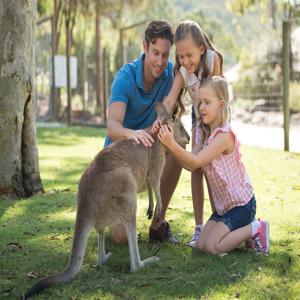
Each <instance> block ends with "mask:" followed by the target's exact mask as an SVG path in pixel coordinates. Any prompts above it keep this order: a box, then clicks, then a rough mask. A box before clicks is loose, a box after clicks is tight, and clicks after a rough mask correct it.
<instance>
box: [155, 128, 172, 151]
mask: <svg viewBox="0 0 300 300" xmlns="http://www.w3.org/2000/svg"><path fill="white" fill-rule="evenodd" d="M158 138H159V140H160V142H161V143H162V144H164V145H165V146H167V147H168V146H169V145H171V144H172V142H173V141H174V134H173V127H168V126H167V125H162V126H161V128H160V130H159V132H158Z"/></svg>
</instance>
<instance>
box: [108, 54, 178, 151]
mask: <svg viewBox="0 0 300 300" xmlns="http://www.w3.org/2000/svg"><path fill="white" fill-rule="evenodd" d="M144 57H145V54H142V55H141V57H140V58H139V59H136V60H134V61H133V62H131V63H128V64H125V65H124V66H123V67H122V68H121V70H120V71H119V72H118V73H117V75H116V77H115V78H114V81H113V83H112V87H111V95H110V103H109V104H112V103H114V102H124V103H126V111H125V116H124V122H123V126H124V127H125V128H129V129H133V130H139V129H144V128H147V127H149V126H150V125H152V124H153V122H154V121H155V120H156V118H157V115H156V112H155V103H156V102H157V101H160V102H161V101H162V100H163V98H164V97H165V96H167V95H168V93H169V91H170V89H171V87H172V83H173V74H172V70H173V64H172V63H171V62H170V61H169V62H168V65H167V67H166V69H165V70H164V72H163V73H162V75H161V76H160V77H159V78H157V79H156V80H155V81H154V84H153V87H152V90H151V91H150V92H146V91H145V90H144V82H143V65H144ZM110 143H111V140H110V139H109V138H108V136H106V138H105V144H104V145H105V146H106V145H108V144H110Z"/></svg>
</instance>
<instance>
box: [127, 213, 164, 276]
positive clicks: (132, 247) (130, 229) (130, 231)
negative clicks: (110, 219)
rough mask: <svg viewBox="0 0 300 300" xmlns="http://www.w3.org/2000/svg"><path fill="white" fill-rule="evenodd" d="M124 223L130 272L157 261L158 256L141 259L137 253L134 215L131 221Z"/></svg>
mask: <svg viewBox="0 0 300 300" xmlns="http://www.w3.org/2000/svg"><path fill="white" fill-rule="evenodd" d="M124 225H125V228H126V232H127V237H128V246H129V254H130V264H131V268H130V270H131V272H135V271H136V270H138V269H139V268H142V267H144V266H145V265H147V264H150V263H153V262H157V261H159V258H158V257H156V256H152V257H149V258H147V259H145V260H142V261H141V259H140V254H139V247H138V242H137V232H136V219H135V216H134V218H133V219H132V221H131V222H128V223H127V224H124Z"/></svg>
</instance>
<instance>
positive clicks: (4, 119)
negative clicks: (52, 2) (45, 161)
mask: <svg viewBox="0 0 300 300" xmlns="http://www.w3.org/2000/svg"><path fill="white" fill-rule="evenodd" d="M35 12H36V1H35V0H31V1H18V0H11V1H1V4H0V103H1V109H0V197H8V198H17V197H29V196H32V195H34V194H37V193H42V192H43V186H42V182H41V179H40V172H39V164H38V150H37V143H36V129H35V95H34V46H33V45H34V42H35V41H34V38H35Z"/></svg>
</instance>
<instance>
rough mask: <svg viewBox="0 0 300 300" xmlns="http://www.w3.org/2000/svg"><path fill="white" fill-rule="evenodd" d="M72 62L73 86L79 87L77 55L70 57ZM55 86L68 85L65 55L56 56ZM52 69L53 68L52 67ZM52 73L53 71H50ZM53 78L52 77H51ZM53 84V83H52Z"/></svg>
mask: <svg viewBox="0 0 300 300" xmlns="http://www.w3.org/2000/svg"><path fill="white" fill-rule="evenodd" d="M70 64H71V72H70V75H71V88H73V89H74V88H76V87H77V57H76V56H71V57H70ZM54 66H55V87H67V60H66V57H65V56H63V55H55V56H54ZM50 70H51V68H50ZM50 73H51V72H50ZM50 78H51V77H50ZM51 85H52V83H51Z"/></svg>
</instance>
